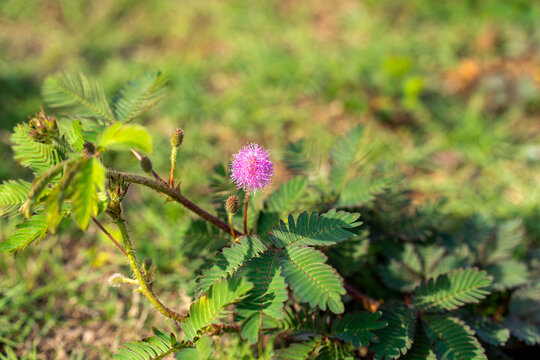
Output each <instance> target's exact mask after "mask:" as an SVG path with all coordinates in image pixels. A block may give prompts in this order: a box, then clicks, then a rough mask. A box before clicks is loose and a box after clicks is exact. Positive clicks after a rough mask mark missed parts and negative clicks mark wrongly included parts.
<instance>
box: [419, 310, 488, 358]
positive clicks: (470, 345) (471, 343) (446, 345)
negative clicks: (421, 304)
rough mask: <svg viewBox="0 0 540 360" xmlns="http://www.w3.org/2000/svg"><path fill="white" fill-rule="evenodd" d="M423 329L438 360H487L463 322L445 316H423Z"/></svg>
mask: <svg viewBox="0 0 540 360" xmlns="http://www.w3.org/2000/svg"><path fill="white" fill-rule="evenodd" d="M422 320H423V323H424V329H425V331H426V334H427V336H428V338H429V341H430V342H431V345H432V346H433V350H434V351H435V354H436V355H437V358H439V359H448V360H458V359H459V360H461V359H470V360H481V359H487V358H486V355H485V354H484V348H483V347H482V345H480V343H479V342H478V340H476V338H475V337H474V331H472V330H471V328H470V327H468V326H467V325H466V324H465V323H464V322H463V321H461V320H459V319H458V318H455V317H453V316H448V315H446V314H444V315H443V314H433V315H424V316H423V317H422Z"/></svg>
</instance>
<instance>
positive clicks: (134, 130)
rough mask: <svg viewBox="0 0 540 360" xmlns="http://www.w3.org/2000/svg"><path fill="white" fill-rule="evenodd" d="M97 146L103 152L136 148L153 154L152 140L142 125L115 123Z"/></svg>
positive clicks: (104, 133)
mask: <svg viewBox="0 0 540 360" xmlns="http://www.w3.org/2000/svg"><path fill="white" fill-rule="evenodd" d="M96 145H97V146H98V148H101V149H103V150H113V149H119V150H123V149H126V150H129V149H130V148H135V149H137V150H141V151H144V152H147V153H151V152H152V138H151V137H150V134H149V133H148V131H146V129H145V128H144V127H142V126H140V125H126V124H122V123H114V124H112V125H110V126H108V127H107V128H106V129H105V130H104V131H103V133H102V134H101V137H100V138H99V139H98V141H97V144H96Z"/></svg>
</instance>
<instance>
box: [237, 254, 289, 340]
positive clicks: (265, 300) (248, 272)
mask: <svg viewBox="0 0 540 360" xmlns="http://www.w3.org/2000/svg"><path fill="white" fill-rule="evenodd" d="M239 276H240V277H242V278H245V279H246V280H248V281H249V282H251V283H252V284H253V290H252V291H250V293H249V294H248V296H247V297H246V298H245V299H244V300H242V301H241V302H240V303H239V304H238V305H237V307H236V310H237V312H238V314H239V316H240V317H241V318H245V319H246V320H245V322H244V324H245V325H243V327H242V337H243V338H245V339H249V341H250V342H251V343H255V342H257V336H258V334H259V330H260V328H261V326H262V316H263V314H265V315H268V316H271V317H273V318H277V319H281V318H282V317H283V312H282V308H283V303H284V302H285V301H286V300H287V299H288V295H287V284H286V283H285V279H284V278H283V277H282V276H281V271H280V266H279V253H277V252H274V251H271V250H267V251H265V252H264V253H263V254H262V255H261V256H260V257H255V258H253V259H252V260H251V261H249V262H248V263H247V264H246V265H245V266H244V268H243V270H241V272H240V273H239Z"/></svg>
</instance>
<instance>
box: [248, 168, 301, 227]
mask: <svg viewBox="0 0 540 360" xmlns="http://www.w3.org/2000/svg"><path fill="white" fill-rule="evenodd" d="M306 188H307V178H305V177H300V176H298V177H295V178H293V179H291V180H289V181H287V182H286V183H285V184H283V185H281V187H280V188H279V190H277V191H275V192H273V193H272V195H270V197H269V198H268V199H267V200H266V202H265V209H264V212H263V213H262V214H261V216H260V218H259V226H258V230H259V234H266V233H267V232H269V231H271V230H272V228H273V227H274V226H275V225H276V224H278V223H279V219H280V218H282V217H283V216H285V215H287V213H291V212H293V211H295V210H296V209H298V202H299V201H300V200H301V199H302V197H303V196H304V195H305V194H306Z"/></svg>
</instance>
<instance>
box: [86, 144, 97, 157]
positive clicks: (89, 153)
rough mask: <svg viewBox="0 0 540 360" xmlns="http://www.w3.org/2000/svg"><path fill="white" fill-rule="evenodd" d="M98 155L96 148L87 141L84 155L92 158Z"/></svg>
mask: <svg viewBox="0 0 540 360" xmlns="http://www.w3.org/2000/svg"><path fill="white" fill-rule="evenodd" d="M95 153H96V146H95V145H94V144H92V143H91V142H90V141H87V142H85V143H84V145H83V154H84V155H85V156H87V157H90V156H92V155H94V154H95Z"/></svg>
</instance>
